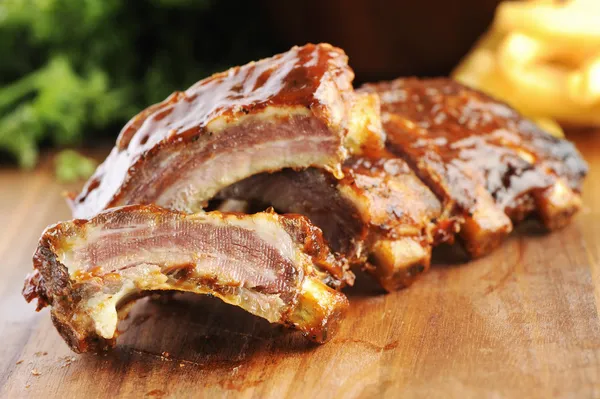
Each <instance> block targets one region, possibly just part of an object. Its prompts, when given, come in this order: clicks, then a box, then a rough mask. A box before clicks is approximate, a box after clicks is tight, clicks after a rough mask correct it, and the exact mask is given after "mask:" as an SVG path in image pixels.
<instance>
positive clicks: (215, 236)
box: [23, 205, 353, 352]
mask: <svg viewBox="0 0 600 399" xmlns="http://www.w3.org/2000/svg"><path fill="white" fill-rule="evenodd" d="M33 262H34V268H35V269H36V270H35V272H34V273H32V274H31V275H30V276H28V278H27V280H26V282H25V287H24V288H23V294H24V296H25V298H26V299H27V300H28V301H31V300H32V299H34V298H37V299H38V310H39V309H41V308H43V307H44V306H46V305H51V306H52V312H51V314H52V320H53V322H54V325H55V326H56V328H57V330H58V331H59V333H60V334H61V335H62V337H63V338H64V340H65V341H66V342H67V343H68V344H69V346H70V347H71V348H72V349H73V350H74V351H76V352H86V351H99V350H102V349H105V348H108V347H110V346H113V345H114V344H115V340H116V328H117V321H118V319H119V316H122V315H120V314H119V313H118V310H119V309H121V310H122V311H123V312H126V310H125V309H126V308H127V307H123V306H122V305H123V304H125V303H127V302H129V301H131V300H133V299H136V298H139V297H140V296H141V295H144V294H146V293H151V292H156V291H165V290H174V291H186V292H193V293H198V294H211V295H214V296H216V297H218V298H220V299H222V300H223V301H225V302H227V303H230V304H233V305H237V306H240V307H242V308H243V309H245V310H247V311H248V312H250V313H252V314H254V315H257V316H260V317H263V318H265V319H267V320H268V321H270V322H272V323H282V324H286V325H289V326H293V327H295V328H297V329H298V330H300V331H302V332H303V333H304V334H305V335H306V336H307V337H308V338H309V339H311V340H314V341H317V342H324V341H326V340H328V339H329V338H330V337H331V336H332V335H333V333H334V332H335V330H336V327H337V325H338V323H339V321H340V319H341V318H342V315H343V313H344V311H345V309H346V307H347V305H348V302H347V299H346V297H345V296H344V295H343V294H341V293H340V292H338V291H336V290H335V289H333V288H340V287H341V286H342V285H343V284H345V283H346V282H351V281H352V279H353V275H352V273H350V272H349V271H348V270H347V266H346V265H345V263H344V262H343V261H342V260H340V259H338V258H336V257H335V256H334V255H332V253H331V252H330V251H329V249H328V248H327V246H326V245H325V244H324V242H323V239H322V235H321V231H320V230H319V229H318V228H316V227H314V226H313V225H311V224H310V223H309V222H308V220H307V219H306V218H304V217H303V216H299V215H296V216H294V215H288V216H280V215H277V214H274V213H258V214H255V215H242V214H226V213H221V212H210V213H200V214H191V215H186V214H183V213H178V212H172V211H167V210H165V209H163V208H159V207H156V206H152V205H149V206H128V207H122V208H115V209H112V210H108V211H106V212H103V213H100V214H99V215H98V216H96V217H94V218H93V219H91V220H81V219H76V220H73V221H70V222H63V223H58V224H56V225H54V226H50V227H49V228H48V229H46V231H45V232H44V233H43V235H42V237H41V239H40V242H39V246H38V249H37V252H36V253H35V255H34V258H33ZM331 287H333V288H331Z"/></svg>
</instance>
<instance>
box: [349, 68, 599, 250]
mask: <svg viewBox="0 0 600 399" xmlns="http://www.w3.org/2000/svg"><path fill="white" fill-rule="evenodd" d="M360 91H361V92H366V93H376V94H378V95H379V97H380V100H381V119H382V124H383V126H384V130H385V133H386V134H387V142H388V145H389V148H390V149H391V150H392V151H394V152H395V153H397V154H399V155H400V156H402V157H403V158H404V159H406V161H407V162H408V163H409V164H410V165H411V167H412V168H413V169H414V170H415V171H416V173H417V174H418V175H419V176H420V177H421V178H422V179H423V181H424V182H425V183H426V184H428V185H429V187H430V188H431V189H432V191H434V192H435V193H436V194H437V195H438V197H439V198H440V199H441V200H442V201H443V203H444V204H445V206H446V207H449V208H452V209H454V212H455V215H456V216H457V217H460V218H462V219H463V222H462V223H461V230H460V236H461V237H462V239H463V241H464V242H465V246H466V248H467V250H468V251H469V252H470V253H471V255H473V256H480V255H483V254H485V253H487V252H489V251H490V250H491V249H493V248H494V247H496V246H497V245H498V244H499V243H500V242H501V240H502V238H504V237H505V236H506V235H507V234H508V233H509V232H510V231H511V230H512V226H513V223H514V222H518V221H520V220H522V219H523V218H525V217H526V216H528V215H529V214H533V213H535V214H537V215H538V216H539V217H540V219H541V220H542V222H543V223H544V225H545V226H546V227H548V228H549V229H555V228H559V227H561V226H563V225H565V224H566V223H568V222H569V220H570V219H571V216H572V215H573V214H574V213H575V212H576V211H577V210H578V209H579V208H580V206H581V200H580V196H579V192H580V189H581V183H582V180H583V178H584V177H585V175H586V173H587V165H586V164H585V162H584V161H583V159H582V158H581V156H580V155H579V153H578V152H577V150H576V149H575V147H574V146H573V145H572V144H571V143H569V142H568V141H566V140H562V139H558V138H555V137H552V136H550V135H549V134H547V133H545V132H543V131H542V130H540V129H539V128H538V127H537V126H535V125H534V124H533V123H532V122H530V121H528V120H526V119H524V118H522V117H521V116H520V115H518V113H517V112H516V111H514V110H513V109H512V108H510V107H508V106H507V105H505V104H503V103H500V102H498V101H495V100H493V99H491V98H490V97H488V96H487V95H484V94H483V93H480V92H478V91H475V90H472V89H469V88H467V87H465V86H462V85H460V84H459V83H456V82H454V81H452V80H449V79H424V80H421V79H416V78H407V79H397V80H394V81H391V82H384V83H378V84H367V85H365V86H364V87H363V88H362V89H361V90H360Z"/></svg>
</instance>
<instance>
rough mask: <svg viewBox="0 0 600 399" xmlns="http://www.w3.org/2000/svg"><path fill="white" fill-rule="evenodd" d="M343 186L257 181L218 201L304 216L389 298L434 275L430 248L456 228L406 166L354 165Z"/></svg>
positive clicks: (386, 161)
mask: <svg viewBox="0 0 600 399" xmlns="http://www.w3.org/2000/svg"><path fill="white" fill-rule="evenodd" d="M343 172H344V176H345V177H344V178H343V179H342V180H337V179H335V178H334V177H333V176H331V175H330V174H329V173H327V172H325V171H323V170H319V169H314V168H313V169H307V170H305V171H300V172H295V171H293V170H285V171H282V172H279V173H274V174H261V175H256V176H252V177H250V178H248V179H246V180H244V181H242V182H239V183H237V184H235V185H233V186H231V187H228V188H227V189H225V190H223V191H222V192H221V193H220V194H219V197H221V198H235V199H243V200H246V201H249V202H254V203H256V202H258V203H259V204H265V205H267V206H273V207H274V208H275V209H276V210H277V211H282V212H294V213H299V214H303V215H306V216H307V217H308V218H309V219H310V220H311V221H312V222H313V223H315V224H316V225H317V226H319V227H320V228H321V229H322V230H323V233H324V236H325V238H326V239H327V241H328V242H329V244H330V245H331V248H332V249H333V250H334V251H337V252H340V253H342V254H344V255H345V256H346V257H347V259H349V260H350V262H351V263H353V264H364V263H365V262H366V261H369V263H370V265H369V266H367V271H369V272H370V273H371V274H372V275H373V276H375V278H376V279H377V280H378V281H379V283H380V284H381V285H382V287H384V288H385V289H387V290H388V291H392V290H396V289H399V288H402V287H406V286H408V285H409V284H410V283H412V281H413V280H414V279H415V278H416V277H417V276H418V275H420V273H422V272H423V271H425V270H427V269H428V268H429V262H430V258H431V246H432V245H433V244H435V243H439V242H441V241H446V240H448V239H451V238H452V237H453V233H454V230H453V229H454V228H455V227H456V226H455V225H454V223H453V221H452V220H450V219H449V218H447V217H446V214H445V213H446V212H444V210H443V209H442V206H441V204H440V202H439V201H438V200H437V198H436V197H435V195H434V194H433V193H432V192H431V191H430V190H429V189H428V188H427V187H426V186H425V185H424V184H423V183H421V181H420V180H419V179H418V178H417V177H416V176H415V175H414V173H412V171H411V170H410V168H409V167H408V165H407V164H406V163H405V162H404V161H403V160H402V159H399V158H398V157H396V156H393V155H392V154H390V153H389V152H387V151H385V150H380V151H374V152H372V153H371V154H370V155H368V156H367V155H365V156H356V157H352V158H350V159H349V160H347V161H346V163H345V164H344V167H343Z"/></svg>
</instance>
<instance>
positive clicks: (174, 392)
mask: <svg viewBox="0 0 600 399" xmlns="http://www.w3.org/2000/svg"><path fill="white" fill-rule="evenodd" d="M571 138H572V139H574V140H575V141H576V143H577V145H578V147H579V148H580V150H581V151H582V152H583V154H584V156H585V157H586V159H587V160H588V162H589V163H590V166H591V173H590V175H589V177H588V179H587V181H586V184H585V188H584V203H585V209H584V210H583V212H581V214H580V215H579V216H578V217H577V218H576V220H575V222H574V223H573V224H572V225H571V226H569V227H567V228H565V229H564V230H562V231H560V232H557V233H554V234H544V233H543V232H540V231H539V229H538V228H537V226H536V224H535V223H527V224H525V225H524V226H522V227H521V228H520V229H518V231H517V232H515V233H514V234H513V235H512V236H511V237H510V239H509V240H508V241H507V242H506V243H505V244H504V245H503V246H502V247H501V248H500V249H499V250H497V251H496V252H494V253H493V254H492V255H490V256H488V257H486V258H483V259H480V260H477V261H473V262H466V263H465V262H463V261H461V259H460V257H458V256H456V255H455V252H456V251H453V250H451V249H448V248H446V249H440V250H439V251H438V253H437V254H436V265H435V266H434V267H433V268H432V269H433V270H431V272H430V273H428V274H427V275H426V276H425V277H424V278H422V279H421V280H420V281H418V282H417V283H416V284H415V285H414V286H413V287H411V288H409V289H406V290H404V291H401V292H397V293H393V294H387V295H385V294H382V293H381V292H380V291H379V290H378V289H377V288H376V286H375V285H374V284H372V282H370V280H369V279H368V278H366V277H364V276H360V277H362V278H359V282H358V285H357V286H356V287H354V288H352V289H350V290H348V295H349V298H350V302H351V310H350V312H349V314H348V317H347V319H346V321H345V323H344V325H343V327H342V329H341V330H340V332H339V334H338V335H337V336H336V337H335V338H334V339H333V340H332V341H331V342H330V343H328V344H326V345H322V346H316V345H314V344H310V343H308V342H307V341H305V340H304V339H303V337H301V336H300V335H299V334H298V333H295V332H290V331H287V330H285V329H283V328H281V327H277V326H271V325H269V324H268V323H267V322H265V321H263V320H259V319H257V318H255V317H252V316H250V315H248V314H246V313H245V312H243V311H241V310H239V309H237V308H233V307H230V306H227V305H224V304H222V303H220V302H219V301H218V300H216V299H212V298H204V297H195V296H189V295H175V296H173V297H171V298H164V297H163V298H146V299H144V300H141V301H139V302H138V303H137V304H136V305H135V307H134V310H133V312H132V314H131V316H130V317H129V318H128V319H127V320H126V321H125V322H124V323H123V324H122V325H121V326H120V330H122V331H125V330H126V332H124V333H123V335H122V336H121V337H120V338H119V343H118V346H117V348H115V349H114V350H113V351H111V352H108V353H106V354H103V355H75V354H74V353H72V352H70V350H69V349H68V348H67V346H66V345H65V344H64V343H63V341H62V340H61V339H60V337H59V336H58V334H57V333H56V331H55V330H54V328H53V327H52V323H51V321H50V316H49V312H48V310H47V309H46V310H43V311H42V312H40V313H36V312H35V311H34V305H33V304H26V303H25V301H24V300H23V298H22V297H21V293H20V291H21V287H22V282H23V277H24V276H25V274H26V273H27V272H28V271H30V269H31V255H32V253H33V251H34V249H35V246H36V242H37V239H38V237H39V235H40V233H41V231H42V229H43V228H44V227H45V226H46V225H48V224H51V223H54V222H56V221H58V220H63V219H68V218H69V210H68V209H67V206H66V205H65V203H64V201H63V199H62V197H61V192H62V191H63V190H65V189H66V187H64V186H61V185H59V184H58V183H56V182H55V181H54V178H53V177H52V175H51V173H50V172H49V169H50V168H49V166H50V164H49V163H48V162H46V163H45V164H44V166H42V167H40V168H39V169H38V170H37V171H35V172H30V173H26V172H19V171H16V170H13V169H10V168H8V167H4V168H3V169H0V273H1V274H0V341H1V342H0V398H21V397H32V398H76V397H84V398H97V397H98V398H107V397H127V398H129V397H131V398H141V397H153V398H159V397H161V398H170V397H221V396H223V397H244V398H281V397H287V398H296V397H298V398H305V397H306V398H331V397H344V398H355V397H356V398H359V397H360V398H363V397H365V398H367V397H444V398H449V397H456V398H471V397H472V398H482V397H493V398H498V397H515V398H517V397H518V398H521V397H531V398H537V397H539V398H549V397H578V398H587V397H600V317H599V314H598V309H599V308H600V307H599V305H600V266H599V262H598V259H599V258H600V245H599V244H600V132H588V133H579V134H578V135H572V136H571Z"/></svg>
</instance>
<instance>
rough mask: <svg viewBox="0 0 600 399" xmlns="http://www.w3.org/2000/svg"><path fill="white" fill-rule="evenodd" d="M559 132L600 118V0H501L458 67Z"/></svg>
mask: <svg viewBox="0 0 600 399" xmlns="http://www.w3.org/2000/svg"><path fill="white" fill-rule="evenodd" d="M452 76H453V77H454V78H455V79H457V80H458V81H460V82H462V83H464V84H466V85H469V86H473V87H476V88H479V89H480V90H483V91H485V92H487V93H489V94H490V95H492V96H495V97H497V98H499V99H502V100H504V101H506V102H507V103H509V104H510V105H512V106H513V107H515V108H516V109H518V110H519V111H521V113H523V114H524V115H526V116H529V117H530V118H531V119H532V120H534V121H535V122H536V123H538V124H539V125H540V126H542V127H543V128H544V129H546V130H547V131H549V132H551V133H553V134H557V135H559V134H562V130H561V129H560V126H559V124H558V123H557V122H556V121H557V120H558V121H561V122H564V123H567V124H569V125H600V1H598V0H574V1H570V2H567V3H565V4H556V2H552V1H548V0H543V1H540V0H537V1H528V2H508V1H507V2H503V3H501V4H500V5H499V6H498V9H497V11H496V17H495V19H494V23H493V25H492V28H491V29H490V30H489V31H488V32H487V33H486V34H484V35H483V36H482V38H481V39H480V40H479V41H478V42H477V43H476V45H475V47H474V48H473V49H472V50H471V52H470V53H469V54H468V55H467V56H466V57H465V58H464V59H463V60H462V61H461V63H460V64H459V65H458V66H457V68H456V69H455V70H454V71H453V73H452Z"/></svg>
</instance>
